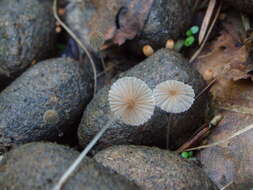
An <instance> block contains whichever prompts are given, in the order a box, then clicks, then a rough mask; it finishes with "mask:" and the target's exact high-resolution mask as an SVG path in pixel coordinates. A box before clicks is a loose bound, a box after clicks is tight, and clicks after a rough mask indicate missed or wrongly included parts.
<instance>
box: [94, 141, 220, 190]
mask: <svg viewBox="0 0 253 190" xmlns="http://www.w3.org/2000/svg"><path fill="white" fill-rule="evenodd" d="M94 158H95V160H96V161H97V162H99V163H101V164H103V165H104V166H106V167H109V168H111V169H113V170H114V171H116V172H118V173H119V174H121V175H123V176H126V177H127V178H128V179H130V180H133V181H134V182H135V183H136V184H137V185H139V186H140V187H141V188H142V189H143V190H149V189H152V190H168V189H173V190H186V189H194V190H218V188H217V187H216V186H215V184H214V183H212V181H211V180H210V179H209V178H208V177H207V176H206V175H205V174H204V172H203V171H202V170H201V169H200V168H199V167H198V166H196V165H195V164H194V163H191V162H190V161H188V160H183V159H182V158H180V157H179V156H178V155H176V153H173V152H170V151H167V150H161V149H158V148H155V147H145V146H132V145H129V146H126V145H124V146H123V145H121V146H113V147H110V148H107V149H105V150H102V151H101V152H99V153H97V154H96V155H95V157H94Z"/></svg>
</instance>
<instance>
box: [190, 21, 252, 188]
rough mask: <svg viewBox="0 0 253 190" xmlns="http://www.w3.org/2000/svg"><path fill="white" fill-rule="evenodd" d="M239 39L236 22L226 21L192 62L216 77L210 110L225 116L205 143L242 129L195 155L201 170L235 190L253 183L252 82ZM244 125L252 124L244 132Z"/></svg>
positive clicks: (206, 76) (246, 50)
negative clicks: (212, 39) (215, 37)
mask: <svg viewBox="0 0 253 190" xmlns="http://www.w3.org/2000/svg"><path fill="white" fill-rule="evenodd" d="M242 41H243V40H241V36H240V34H239V31H238V28H237V25H235V24H229V23H228V22H227V23H225V25H224V29H223V31H222V32H221V34H220V36H219V37H218V38H217V39H216V40H215V41H214V42H212V43H211V45H209V46H208V47H206V48H205V50H204V51H203V52H202V54H201V55H200V56H199V57H198V58H197V60H196V61H195V62H194V65H195V66H196V68H197V69H198V70H199V72H200V73H201V74H202V76H203V77H204V79H205V80H206V81H207V82H210V81H212V80H213V79H214V78H216V79H217V80H216V83H215V84H214V85H213V86H212V88H211V90H210V92H211V94H212V95H213V100H214V101H213V111H214V112H215V113H217V112H218V113H219V114H222V115H223V117H224V119H223V120H222V121H221V122H220V123H219V125H218V126H217V127H216V128H214V129H213V131H212V134H211V135H210V136H209V137H208V144H211V145H212V144H216V143H218V142H223V141H222V140H224V139H228V138H230V137H231V136H233V135H236V134H237V133H238V131H244V133H243V134H241V135H239V136H236V137H235V138H233V139H230V140H226V141H224V143H219V144H217V146H213V147H209V148H205V149H203V150H202V151H200V152H199V154H198V158H199V160H200V161H201V163H202V165H203V169H204V170H205V172H206V173H207V174H208V176H209V177H210V178H211V179H212V180H213V181H214V182H215V183H216V184H217V185H218V186H219V187H223V186H224V185H225V184H228V183H229V182H231V181H233V182H234V184H233V185H234V186H235V187H234V189H247V188H249V187H251V186H252V185H253V184H252V175H253V168H252V167H251V166H252V163H253V159H252V158H253V156H252V151H250V150H251V149H252V144H253V140H252V134H253V130H252V128H251V127H252V123H253V96H252V94H253V82H252V80H250V79H252V76H251V75H249V74H248V72H249V71H251V70H252V68H253V62H252V61H251V59H249V56H250V54H249V48H248V47H247V46H246V45H244V44H243V43H242ZM245 79H247V80H245ZM247 126H251V127H250V128H249V129H250V130H248V131H247V132H245V130H246V129H247Z"/></svg>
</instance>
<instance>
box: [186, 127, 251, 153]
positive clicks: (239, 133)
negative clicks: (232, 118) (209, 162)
mask: <svg viewBox="0 0 253 190" xmlns="http://www.w3.org/2000/svg"><path fill="white" fill-rule="evenodd" d="M251 129H253V124H251V125H249V126H247V127H245V128H244V129H241V130H239V131H237V132H236V133H234V134H233V135H231V136H229V137H228V138H225V139H223V140H220V141H217V142H215V143H212V144H208V145H203V146H199V147H195V148H190V149H187V150H186V151H191V150H200V149H204V148H211V147H214V146H217V145H220V144H223V143H225V142H227V141H229V140H231V139H233V138H235V137H237V136H239V135H242V134H244V133H246V132H248V131H249V130H251Z"/></svg>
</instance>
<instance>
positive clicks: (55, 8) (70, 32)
mask: <svg viewBox="0 0 253 190" xmlns="http://www.w3.org/2000/svg"><path fill="white" fill-rule="evenodd" d="M53 13H54V17H55V19H56V20H57V21H58V22H59V24H60V25H61V26H62V28H64V29H65V30H66V31H67V33H68V34H69V35H70V36H71V37H72V38H73V39H74V40H75V41H76V42H77V44H78V45H79V46H80V47H81V48H82V49H83V50H84V52H85V53H86V55H87V56H88V59H89V60H90V63H91V66H92V70H93V75H94V95H95V93H96V89H97V71H96V65H95V62H94V61H93V59H92V56H91V54H90V52H89V51H88V49H87V48H86V47H85V45H84V44H83V43H82V42H81V40H80V39H79V38H78V37H77V36H76V35H75V34H74V32H72V31H71V29H70V28H69V27H68V26H67V25H66V24H65V23H64V22H63V21H62V20H61V19H60V18H59V16H58V14H57V0H54V4H53Z"/></svg>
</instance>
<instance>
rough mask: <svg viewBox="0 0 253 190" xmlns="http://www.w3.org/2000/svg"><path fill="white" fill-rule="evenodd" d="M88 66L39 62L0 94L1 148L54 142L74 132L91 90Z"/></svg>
mask: <svg viewBox="0 0 253 190" xmlns="http://www.w3.org/2000/svg"><path fill="white" fill-rule="evenodd" d="M86 67H87V65H81V64H79V63H78V62H76V61H74V60H72V59H69V58H58V59H49V60H46V61H43V62H40V63H38V64H36V65H34V66H32V67H31V68H30V69H28V70H27V71H26V72H24V73H23V74H22V75H21V76H20V77H19V78H17V79H16V80H15V81H14V82H13V83H12V84H11V85H10V86H8V87H7V88H6V89H5V90H4V91H3V92H2V93H1V94H0V144H1V145H2V146H10V145H12V144H20V143H26V142H31V141H39V140H53V141H54V140H57V139H58V138H59V137H60V136H61V135H63V134H64V133H68V132H70V131H73V130H74V129H75V125H74V124H75V123H76V122H77V121H78V119H79V118H80V116H81V114H82V111H83V109H84V106H85V105H86V104H87V103H88V102H89V101H90V99H91V96H92V93H93V90H92V86H93V82H92V76H91V74H90V73H89V72H88V70H87V68H86Z"/></svg>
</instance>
